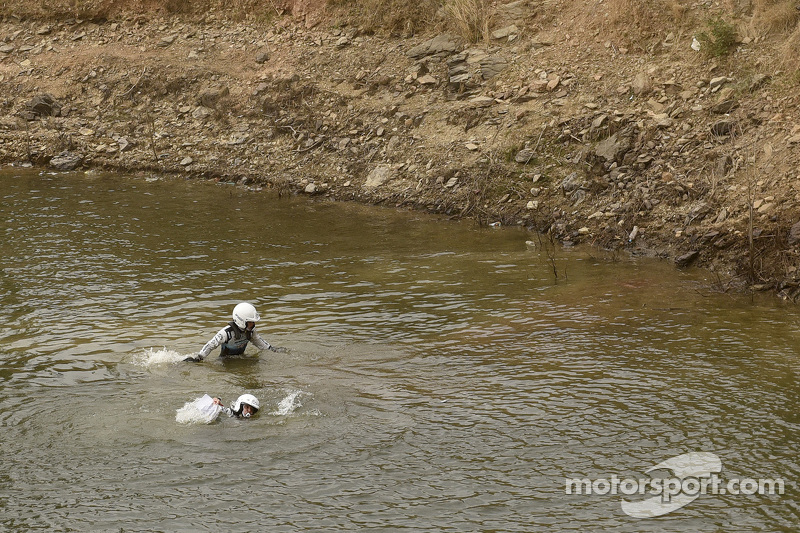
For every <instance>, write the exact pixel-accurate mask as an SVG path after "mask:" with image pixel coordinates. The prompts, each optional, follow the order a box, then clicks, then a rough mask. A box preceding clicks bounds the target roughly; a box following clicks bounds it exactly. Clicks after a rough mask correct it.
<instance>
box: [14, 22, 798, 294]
mask: <svg viewBox="0 0 800 533" xmlns="http://www.w3.org/2000/svg"><path fill="white" fill-rule="evenodd" d="M500 23H507V25H506V26H505V28H512V27H513V28H516V29H515V30H514V29H510V30H508V31H511V32H513V31H516V32H517V34H514V33H511V34H507V35H504V36H503V37H498V38H497V39H495V40H493V41H492V42H490V43H482V44H481V45H469V44H467V43H464V42H461V41H459V40H458V39H457V38H455V37H452V36H450V35H447V34H435V35H415V36H410V37H408V38H384V37H379V36H375V35H368V34H363V33H361V32H360V31H359V30H358V29H357V28H330V27H325V26H324V25H320V26H317V27H315V28H311V29H308V28H305V27H303V26H302V25H300V24H297V23H295V22H294V21H293V20H291V19H285V20H279V21H278V22H275V23H271V24H270V25H268V26H267V25H265V26H258V25H252V24H244V23H233V22H229V21H224V20H218V21H213V20H211V21H208V20H207V21H205V22H204V23H196V22H187V21H184V20H180V19H178V18H170V19H159V20H150V21H143V20H137V19H126V20H119V21H101V22H91V21H80V20H65V21H37V20H15V19H10V20H5V21H3V22H2V24H0V35H2V46H0V89H2V91H3V94H4V95H5V96H4V98H3V100H2V118H1V119H0V162H2V163H4V164H13V165H29V164H30V165H34V166H37V167H42V168H51V169H53V168H54V169H61V170H74V169H107V170H115V171H124V172H136V173H154V174H155V173H158V174H171V175H176V176H183V177H186V178H188V179H205V180H217V181H222V182H234V183H236V184H238V185H240V186H243V187H249V188H252V189H263V188H270V189H276V190H277V191H278V192H279V193H281V194H284V193H285V194H305V195H312V196H321V197H326V198H330V199H332V200H337V201H357V202H364V203H371V204H382V205H388V206H393V207H399V208H409V209H419V210H425V211H430V212H434V213H441V214H445V215H448V216H451V217H469V218H473V219H476V220H478V221H480V222H481V223H484V224H502V225H514V226H524V227H527V228H529V229H530V230H531V231H536V232H541V233H544V234H546V235H547V236H549V237H550V238H552V239H553V241H555V242H560V243H564V244H567V245H569V244H589V245H593V246H597V247H600V248H603V249H609V250H625V251H627V252H629V253H634V254H647V255H652V256H658V257H661V258H663V259H664V260H667V261H672V262H674V263H675V264H676V266H677V267H679V268H685V267H700V268H704V269H707V270H709V271H711V272H712V273H713V274H714V277H715V278H716V279H717V283H716V284H715V285H716V286H715V288H716V289H719V290H734V291H746V290H771V291H774V292H775V293H776V294H777V295H779V296H780V297H781V298H784V299H788V300H796V299H797V297H798V295H800V274H798V266H800V259H798V256H799V255H800V254H798V249H797V246H798V243H799V242H800V226H796V224H797V221H798V220H800V217H798V205H799V204H800V201H799V200H798V198H800V194H798V191H797V190H795V185H796V182H797V180H796V177H797V175H796V169H795V165H794V161H796V158H795V156H796V152H797V148H798V146H800V136H798V135H797V131H795V130H796V129H798V128H800V126H797V125H795V124H794V123H793V122H792V120H791V119H790V118H789V117H790V116H791V115H790V111H791V110H792V109H795V106H796V103H797V101H798V98H797V96H796V95H795V94H794V93H796V89H793V91H794V92H792V91H789V90H787V86H786V84H785V82H784V80H782V79H781V78H780V77H775V76H772V75H770V74H767V73H766V72H767V71H769V68H768V67H767V66H763V68H761V69H758V68H752V66H753V65H756V64H757V62H756V60H757V58H758V57H759V56H760V54H761V49H760V48H759V47H758V46H757V45H755V44H753V45H750V46H748V45H746V44H743V45H742V46H741V47H740V49H739V50H738V51H737V54H738V56H737V57H735V58H734V62H733V63H724V64H723V63H721V62H720V61H716V60H715V61H711V60H703V59H700V58H699V57H697V56H696V55H692V54H693V53H694V52H693V51H692V50H684V49H683V48H680V50H679V49H678V46H677V41H678V37H675V36H672V37H671V39H673V41H675V42H674V43H673V44H670V43H669V42H668V41H665V40H664V39H662V38H661V37H659V39H658V42H659V43H661V48H659V49H658V50H655V51H644V50H638V49H635V48H634V49H630V50H622V51H621V50H620V49H619V48H618V47H615V46H614V45H613V44H612V45H611V46H607V43H606V42H603V41H602V40H599V39H596V38H595V39H591V40H587V41H582V42H579V41H576V38H575V37H574V36H573V35H570V34H569V33H568V31H567V30H562V29H559V30H557V31H551V30H547V31H545V30H543V29H540V30H539V31H536V27H535V26H530V27H527V28H526V25H525V21H524V20H517V19H515V18H514V15H513V14H511V15H510V16H509V18H508V20H505V21H500V22H499V23H498V24H500ZM519 28H526V29H524V30H520V29H519ZM764 46H765V47H767V46H768V43H767V44H764ZM587 51H588V52H591V53H587ZM736 61H738V63H737V62H736ZM748 62H750V63H748ZM737 65H738V66H737ZM776 117H778V118H776ZM792 132H794V133H792Z"/></svg>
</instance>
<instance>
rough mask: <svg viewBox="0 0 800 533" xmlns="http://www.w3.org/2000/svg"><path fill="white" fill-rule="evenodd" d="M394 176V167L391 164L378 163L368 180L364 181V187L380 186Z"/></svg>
mask: <svg viewBox="0 0 800 533" xmlns="http://www.w3.org/2000/svg"><path fill="white" fill-rule="evenodd" d="M393 177H394V175H393V173H392V167H391V166H390V165H378V166H377V167H375V168H374V169H372V172H370V173H369V175H368V176H367V181H365V182H364V187H366V188H368V189H374V188H376V187H380V186H381V185H383V184H384V183H386V182H387V181H389V180H390V179H392V178H393Z"/></svg>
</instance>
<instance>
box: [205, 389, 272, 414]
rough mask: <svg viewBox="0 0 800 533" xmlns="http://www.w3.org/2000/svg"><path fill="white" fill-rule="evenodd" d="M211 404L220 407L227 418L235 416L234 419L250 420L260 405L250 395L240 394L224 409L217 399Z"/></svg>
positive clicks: (256, 399)
mask: <svg viewBox="0 0 800 533" xmlns="http://www.w3.org/2000/svg"><path fill="white" fill-rule="evenodd" d="M213 402H214V403H215V404H216V405H219V406H220V407H222V411H223V412H224V413H225V414H226V415H228V416H235V417H236V418H250V417H251V416H253V415H254V414H256V413H257V412H258V409H259V408H260V407H261V404H259V403H258V398H256V397H255V396H253V395H252V394H242V395H241V396H239V397H238V398H237V399H236V401H235V402H234V404H233V405H232V406H231V407H225V406H224V405H222V402H221V401H220V399H219V398H214V400H213Z"/></svg>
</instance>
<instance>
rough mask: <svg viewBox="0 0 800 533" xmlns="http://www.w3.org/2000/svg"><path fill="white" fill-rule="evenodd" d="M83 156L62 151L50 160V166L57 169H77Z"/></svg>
mask: <svg viewBox="0 0 800 533" xmlns="http://www.w3.org/2000/svg"><path fill="white" fill-rule="evenodd" d="M81 161H83V158H82V157H81V156H79V155H78V154H73V153H72V152H61V153H60V154H58V155H57V156H55V157H54V158H53V159H51V160H50V166H51V167H53V168H54V169H56V170H75V169H76V168H78V166H79V165H80V164H81Z"/></svg>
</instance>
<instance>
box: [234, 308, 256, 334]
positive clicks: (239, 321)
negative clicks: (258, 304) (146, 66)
mask: <svg viewBox="0 0 800 533" xmlns="http://www.w3.org/2000/svg"><path fill="white" fill-rule="evenodd" d="M260 319H261V315H259V314H258V311H256V308H255V307H253V306H252V305H251V304H249V303H247V302H242V303H240V304H237V305H236V307H234V308H233V323H234V324H236V325H237V326H238V327H239V329H246V328H247V323H248V322H258V321H259V320H260Z"/></svg>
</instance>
